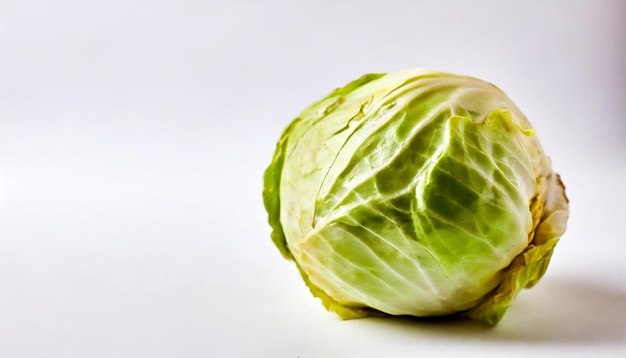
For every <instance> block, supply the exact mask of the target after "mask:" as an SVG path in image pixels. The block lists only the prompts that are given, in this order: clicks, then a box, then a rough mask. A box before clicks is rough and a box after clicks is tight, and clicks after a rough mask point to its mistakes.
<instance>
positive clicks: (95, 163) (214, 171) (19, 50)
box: [0, 0, 626, 358]
mask: <svg viewBox="0 0 626 358" xmlns="http://www.w3.org/2000/svg"><path fill="white" fill-rule="evenodd" d="M295 3H296V2H294V4H291V5H288V4H287V2H237V1H230V2H202V1H168V2H164V1H81V2H79V1H30V2H29V1H17V0H15V1H10V0H9V1H3V2H1V3H0V16H1V21H0V26H1V34H2V35H1V36H2V37H1V42H0V44H1V52H0V53H1V54H0V61H1V62H0V66H1V67H0V84H1V87H0V111H1V112H0V182H1V197H0V198H1V199H0V357H2V358H13V357H29V358H34V357H46V358H49V357H90V358H91V357H151V358H157V357H302V358H305V357H366V356H371V357H416V356H428V357H435V356H442V357H443V356H445V357H449V356H457V355H463V356H465V355H469V356H474V355H476V356H478V355H480V356H502V355H506V356H533V357H541V356H553V355H554V354H555V353H557V352H558V353H563V354H564V356H570V357H571V356H590V355H592V354H593V355H595V356H603V357H604V356H626V288H625V283H626V277H625V275H626V273H625V271H626V264H625V260H624V254H626V244H625V243H626V235H625V234H624V210H623V207H624V203H625V202H626V190H625V189H624V188H625V187H624V183H625V182H626V166H625V165H624V164H625V163H624V157H623V155H624V154H625V151H626V144H624V140H623V136H624V134H625V133H626V122H624V115H623V113H624V110H623V104H624V103H626V102H625V101H626V95H625V94H626V81H625V80H624V79H625V78H626V69H625V66H624V63H626V43H625V42H624V40H623V35H624V31H625V24H624V19H625V18H626V16H625V15H626V14H625V9H626V8H625V6H624V2H623V1H619V0H615V1H566V0H563V1H526V2H519V3H518V5H515V3H514V2H503V1H495V0H494V1H473V2H469V1H468V2H461V1H458V2H451V1H438V2H434V1H433V2H424V1H406V2H402V1H390V2H381V4H377V5H369V4H368V2H365V1H359V2H357V1H352V2H346V1H339V2H332V3H331V2H328V3H324V2H323V1H315V2H308V3H307V4H305V5H295ZM382 3H384V4H385V5H382ZM522 4H523V5H522ZM422 66H423V67H432V68H437V69H441V70H446V71H451V72H457V73H462V74H468V75H474V76H477V77H480V78H483V79H486V80H489V81H491V82H493V83H496V84H497V85H498V86H499V87H501V88H503V89H504V90H505V91H506V92H507V93H508V94H509V95H510V96H511V97H512V98H513V99H514V101H516V103H517V104H518V105H519V107H520V108H521V109H522V110H523V111H524V112H525V113H526V114H527V116H528V117H529V118H530V119H531V121H532V122H533V123H534V124H535V126H536V127H537V130H538V133H539V135H540V136H541V138H542V140H543V142H544V146H545V148H546V151H547V152H548V153H549V154H551V156H552V157H553V161H554V164H555V167H556V168H557V170H558V171H559V172H560V173H561V174H562V176H563V178H564V181H565V183H566V185H567V187H568V194H569V197H570V199H571V204H572V205H571V219H570V225H569V230H568V232H567V234H566V235H565V237H564V238H563V239H562V242H561V243H560V244H559V246H558V247H557V250H556V252H555V255H554V258H553V262H552V264H551V266H550V268H549V270H548V273H547V275H546V276H545V278H544V279H543V280H542V281H541V283H540V284H539V285H538V286H537V287H536V288H533V289H532V290H529V291H524V292H522V294H521V295H520V296H519V297H518V299H517V300H516V301H515V303H514V305H513V307H512V308H511V309H510V311H509V312H508V314H507V315H506V316H505V318H504V320H503V321H502V322H501V324H500V325H499V326H498V327H496V328H495V329H486V328H484V327H482V326H480V325H476V324H471V323H419V322H413V321H407V320H392V319H387V320H381V319H365V320H356V321H340V320H339V319H338V318H336V317H335V316H334V315H333V314H330V313H327V312H325V311H324V309H323V308H322V306H321V304H319V302H318V301H317V300H315V299H313V298H312V297H311V296H310V294H309V293H308V291H307V289H306V288H305V287H304V284H303V283H302V282H301V280H300V278H299V277H298V274H297V272H296V269H295V267H294V266H293V264H292V263H290V262H286V261H284V260H283V259H282V258H281V257H280V255H279V254H278V250H276V249H275V248H274V247H273V245H272V243H271V241H270V239H269V231H270V230H269V227H268V225H267V224H266V214H265V212H264V209H263V207H262V203H261V197H260V194H261V188H262V183H261V176H262V171H263V170H264V168H265V166H266V165H267V164H268V163H269V161H270V159H271V155H272V152H273V149H274V143H275V141H276V140H277V139H278V136H279V134H280V132H281V130H282V129H283V127H284V126H285V125H286V124H287V123H288V122H289V121H290V120H291V119H292V118H293V117H295V116H296V115H297V114H298V113H299V112H300V110H302V109H303V108H304V107H305V106H306V105H308V104H309V103H311V102H312V101H314V100H316V99H318V98H319V97H321V96H322V95H324V94H326V93H327V92H329V91H330V90H331V89H332V88H334V87H337V86H340V85H343V84H345V83H346V82H347V81H349V80H352V79H354V78H356V77H358V76H360V75H361V74H363V73H367V72H384V71H389V70H394V69H401V68H409V67H422Z"/></svg>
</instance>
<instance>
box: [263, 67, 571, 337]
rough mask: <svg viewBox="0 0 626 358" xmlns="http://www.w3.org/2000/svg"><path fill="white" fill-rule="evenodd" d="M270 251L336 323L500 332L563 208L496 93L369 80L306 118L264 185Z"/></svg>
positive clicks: (436, 80) (419, 78)
mask: <svg viewBox="0 0 626 358" xmlns="http://www.w3.org/2000/svg"><path fill="white" fill-rule="evenodd" d="M263 199H264V204H265V208H266V209H267V212H268V214H269V223H270V225H271V227H272V234H271V236H272V240H273V242H274V244H275V245H276V246H277V247H278V249H279V250H280V252H281V253H282V255H283V256H285V257H286V258H288V259H291V260H293V261H294V262H295V264H296V266H297V268H298V269H299V271H300V273H301V275H302V277H303V279H304V281H305V282H306V284H307V285H308V287H309V288H310V290H311V292H312V294H313V295H314V296H316V297H318V298H320V299H321V301H322V303H323V304H324V306H325V307H326V308H327V309H328V310H331V311H334V312H336V313H337V314H338V315H339V316H340V317H342V318H344V319H350V318H359V317H365V316H371V315H411V316H417V317H428V316H450V315H458V316H465V317H470V318H472V319H475V320H478V321H481V322H484V323H485V324H488V325H495V324H496V323H498V321H499V320H500V319H501V318H502V316H503V314H504V313H505V311H506V310H507V308H508V307H509V306H510V305H511V302H512V300H513V299H514V298H515V296H516V295H517V294H518V292H519V291H520V290H521V289H522V288H524V287H531V286H532V285H534V284H535V283H536V282H537V281H538V280H539V279H540V278H541V277H542V276H543V274H544V272H545V271H546V268H547V267H548V263H549V261H550V257H551V255H552V252H553V249H554V247H555V245H556V243H557V241H558V240H559V238H560V237H561V235H562V234H563V233H564V231H565V227H566V222H567V218H568V200H567V198H566V195H565V190H564V186H563V184H562V182H561V180H560V178H559V176H558V174H556V173H555V172H553V170H552V167H551V162H550V159H549V158H548V157H547V156H546V155H545V154H544V152H543V149H542V147H541V144H540V142H539V140H538V139H537V136H536V135H535V131H534V129H533V127H532V126H531V124H530V123H529V122H528V120H527V119H526V117H525V116H524V115H523V114H522V112H520V110H519V109H518V108H517V107H516V106H515V105H514V104H513V102H512V101H511V100H510V99H509V98H508V97H507V96H506V95H505V94H504V93H503V92H502V91H501V90H499V89H498V88H496V87H495V86H493V85H492V84H489V83H487V82H484V81H481V80H478V79H475V78H471V77H466V76H459V75H454V74H449V73H441V72H437V71H433V70H426V69H413V70H405V71H398V72H392V73H387V74H368V75H365V76H363V77H361V78H359V79H358V80H356V81H353V82H351V83H349V84H348V85H346V86H345V87H342V88H338V89H336V90H334V91H333V92H332V93H330V94H329V95H328V96H326V97H325V98H323V99H321V100H320V101H318V102H316V103H314V104H313V105H311V106H310V107H308V108H307V109H305V110H304V112H302V114H301V115H300V116H299V117H298V118H296V119H295V120H294V121H293V122H292V123H291V124H290V125H289V126H288V127H287V128H286V129H285V131H284V133H283V134H282V136H281V137H280V140H279V141H278V144H277V146H276V151H275V154H274V158H273V160H272V162H271V164H270V165H269V167H268V168H267V170H266V172H265V176H264V190H263Z"/></svg>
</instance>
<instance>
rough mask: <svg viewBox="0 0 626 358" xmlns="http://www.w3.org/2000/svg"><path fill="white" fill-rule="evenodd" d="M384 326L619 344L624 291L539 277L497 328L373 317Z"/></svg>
mask: <svg viewBox="0 0 626 358" xmlns="http://www.w3.org/2000/svg"><path fill="white" fill-rule="evenodd" d="M370 320H371V321H372V322H375V324H377V325H379V324H380V325H384V326H385V329H392V330H393V329H396V330H401V331H403V332H404V333H409V334H419V335H421V336H438V337H449V338H458V339H463V340H472V339H476V340H488V341H502V342H506V341H510V342H530V343H532V342H537V343H568V344H576V343H578V344H589V343H594V342H595V343H604V344H606V343H611V342H613V343H618V342H623V341H624V340H626V292H625V291H624V290H620V289H619V288H617V287H611V286H609V285H607V284H602V283H595V282H583V281H581V280H576V279H571V278H548V277H546V278H544V280H543V281H542V282H541V283H540V284H538V285H537V286H536V287H534V288H532V289H531V290H523V291H522V292H521V293H520V294H519V296H518V297H517V299H515V301H514V302H513V305H512V306H511V308H510V309H509V310H508V312H507V313H506V314H505V316H504V318H503V319H502V321H500V323H499V324H498V325H497V326H496V327H493V328H491V327H487V326H485V325H483V324H481V323H478V322H474V321H470V320H468V319H458V318H457V319H454V318H438V319H420V318H411V317H386V318H372V319H370Z"/></svg>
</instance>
